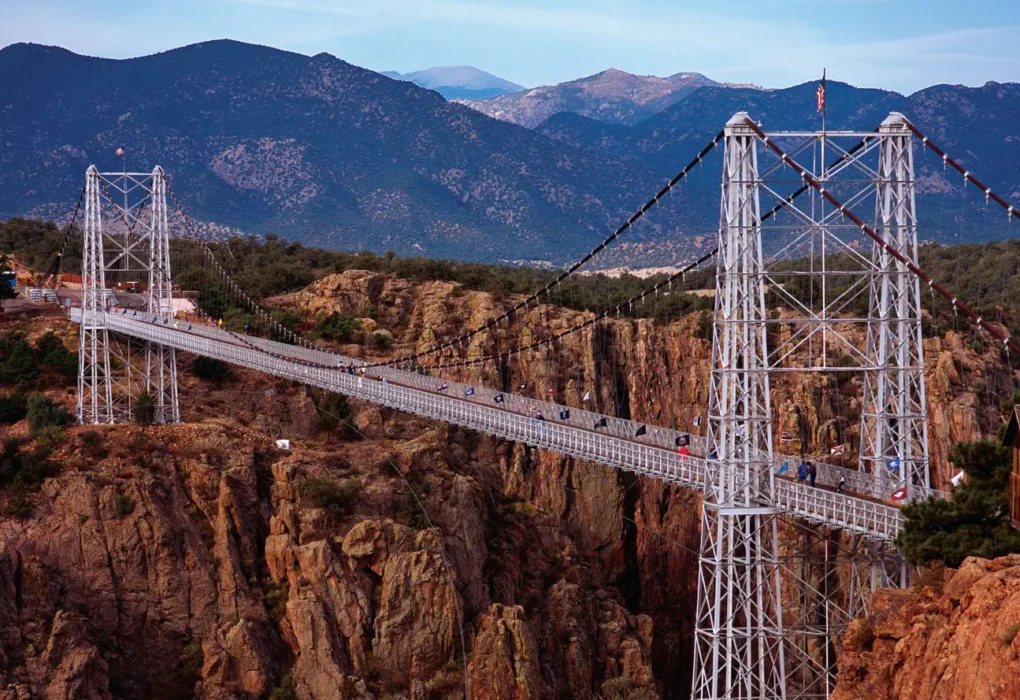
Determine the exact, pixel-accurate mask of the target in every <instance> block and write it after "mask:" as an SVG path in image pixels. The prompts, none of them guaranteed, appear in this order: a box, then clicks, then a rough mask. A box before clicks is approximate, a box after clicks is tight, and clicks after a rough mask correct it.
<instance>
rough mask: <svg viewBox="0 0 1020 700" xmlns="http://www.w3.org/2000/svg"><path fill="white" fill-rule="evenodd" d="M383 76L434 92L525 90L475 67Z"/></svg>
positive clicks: (435, 68)
mask: <svg viewBox="0 0 1020 700" xmlns="http://www.w3.org/2000/svg"><path fill="white" fill-rule="evenodd" d="M383 75H387V76H389V77H391V78H399V79H401V80H409V81H411V82H412V83H414V84H415V85H418V86H420V87H423V88H429V89H430V90H434V89H436V88H440V87H458V88H468V89H471V90H501V91H503V92H517V91H518V90H523V89H524V88H523V87H522V86H520V85H518V84H517V83H511V82H510V81H509V80H504V79H503V78H500V77H499V76H496V75H493V74H492V73H487V72H485V71H483V70H480V69H478V68H475V67H474V66H434V67H432V68H426V69H424V70H418V71H414V72H412V73H397V72H395V71H385V72H384V73H383Z"/></svg>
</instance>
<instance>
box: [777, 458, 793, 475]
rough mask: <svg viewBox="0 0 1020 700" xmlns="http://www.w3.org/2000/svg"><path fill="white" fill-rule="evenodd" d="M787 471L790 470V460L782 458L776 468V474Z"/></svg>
mask: <svg viewBox="0 0 1020 700" xmlns="http://www.w3.org/2000/svg"><path fill="white" fill-rule="evenodd" d="M788 471H790V460H788V459H784V460H783V463H782V464H781V465H780V466H779V469H778V470H776V474H777V475H780V474H785V473H786V472H788Z"/></svg>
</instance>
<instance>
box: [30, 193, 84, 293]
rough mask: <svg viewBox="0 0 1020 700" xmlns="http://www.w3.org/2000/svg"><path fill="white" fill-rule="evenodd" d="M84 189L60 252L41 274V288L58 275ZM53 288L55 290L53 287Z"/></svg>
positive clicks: (79, 208) (82, 198)
mask: <svg viewBox="0 0 1020 700" xmlns="http://www.w3.org/2000/svg"><path fill="white" fill-rule="evenodd" d="M85 189H86V188H85V186H83V187H82V188H81V194H80V195H78V203H77V204H76V205H75V207H74V214H73V215H72V216H71V223H70V224H68V225H67V232H66V233H65V234H64V242H63V243H61V244H60V250H58V251H57V257H55V258H54V259H53V262H52V263H50V266H49V267H48V268H46V272H45V273H43V277H42V279H40V280H39V282H40V285H41V286H45V283H46V281H47V280H48V279H53V280H54V281H56V278H57V275H59V274H60V262H61V259H62V258H63V257H64V253H65V252H66V251H67V244H68V243H70V242H71V234H72V233H73V232H74V222H75V221H77V220H78V212H79V211H80V210H81V203H82V202H83V201H85ZM54 288H56V287H55V285H54Z"/></svg>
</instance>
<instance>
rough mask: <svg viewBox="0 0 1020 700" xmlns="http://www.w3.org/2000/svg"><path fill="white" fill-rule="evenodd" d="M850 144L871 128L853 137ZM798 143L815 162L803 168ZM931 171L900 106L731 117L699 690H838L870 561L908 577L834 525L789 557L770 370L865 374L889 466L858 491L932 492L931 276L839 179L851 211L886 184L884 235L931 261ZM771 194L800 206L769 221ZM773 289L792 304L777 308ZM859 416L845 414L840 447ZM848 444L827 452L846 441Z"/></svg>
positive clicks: (877, 462) (864, 418)
mask: <svg viewBox="0 0 1020 700" xmlns="http://www.w3.org/2000/svg"><path fill="white" fill-rule="evenodd" d="M848 139H861V141H860V143H859V144H857V145H856V146H854V147H853V148H850V147H849V146H847V145H844V144H845V142H846V141H847V140H848ZM777 141H778V142H781V143H782V144H783V146H781V147H780V148H779V149H778V150H779V151H780V153H779V154H777V153H775V151H776V150H777V149H776V146H775V144H776V143H777ZM759 144H764V145H767V146H768V147H767V148H765V147H764V146H763V148H762V149H758V148H757V146H758V145H759ZM784 152H785V155H782V157H781V158H780V157H779V155H781V154H782V153H784ZM789 154H792V155H793V156H794V157H798V161H797V163H802V161H805V160H809V161H810V164H809V165H802V164H797V165H794V164H793V160H792V159H791V158H790V157H789ZM766 155H767V156H769V158H765V157H764V156H766ZM833 157H835V160H833V161H832V163H831V164H830V165H827V164H826V163H828V162H829V161H830V160H832V159H833ZM798 171H799V172H798ZM913 172H914V170H913V154H912V137H911V132H910V130H909V129H908V127H907V124H906V120H905V119H904V118H903V116H902V115H899V114H896V113H894V114H891V115H889V117H888V118H887V119H886V120H885V121H884V122H883V124H882V125H881V127H880V129H879V130H878V131H877V132H828V133H826V132H784V133H778V134H765V133H764V132H762V131H761V129H760V128H759V127H757V126H756V125H754V124H753V123H751V122H749V121H748V119H747V115H746V114H743V113H738V114H736V115H734V117H733V118H732V119H731V120H730V121H729V122H728V123H727V126H726V130H725V152H724V167H723V180H722V202H721V216H720V228H719V238H718V244H719V253H718V257H717V260H718V273H717V279H716V300H715V323H714V337H713V348H712V380H711V390H710V392H711V393H710V395H709V415H708V421H709V422H708V441H707V450H708V452H709V455H710V457H709V460H708V462H707V465H708V466H707V469H706V481H705V485H704V498H703V514H702V551H701V559H700V565H699V577H698V607H697V617H696V622H695V659H694V686H693V697H694V698H695V699H696V700H707V699H709V698H711V699H712V700H716V699H719V698H726V699H733V700H752V699H753V700H759V699H761V700H772V699H775V698H783V699H786V698H793V697H797V698H808V697H812V698H814V697H817V698H824V697H828V694H829V693H830V692H831V689H832V682H833V673H834V671H835V659H836V657H837V655H838V651H837V650H836V648H835V647H834V646H833V644H834V643H835V642H834V640H835V639H836V638H837V637H838V635H839V633H840V631H841V630H842V629H843V628H844V627H845V625H846V624H847V623H848V621H849V620H850V619H852V618H853V617H854V616H855V615H856V614H857V612H858V611H859V609H860V605H861V603H862V601H863V596H864V593H865V591H866V589H867V588H868V587H869V586H868V585H867V579H868V574H869V573H870V579H871V586H870V587H871V588H874V587H875V586H876V585H889V584H892V585H896V584H897V583H899V585H904V584H905V583H906V569H905V568H904V567H903V564H902V560H901V559H900V558H898V557H896V556H893V555H892V554H891V553H890V552H887V551H885V550H883V549H881V548H879V547H877V546H876V545H872V544H870V543H864V544H865V545H866V546H865V547H864V548H861V547H860V546H859V545H860V544H861V543H858V542H855V541H854V540H853V538H851V539H850V540H849V541H848V542H847V541H844V544H849V547H848V553H849V559H847V558H846V555H839V554H838V552H837V553H836V558H838V559H840V560H842V561H844V563H846V564H849V567H844V568H843V569H842V570H841V569H840V567H838V566H837V565H836V564H835V563H834V562H835V561H836V558H833V557H830V551H831V548H830V544H829V543H828V538H829V535H827V534H826V533H824V532H817V533H814V534H813V535H808V540H809V541H811V540H812V537H813V538H814V541H816V542H817V541H825V542H826V544H824V547H822V548H821V549H822V550H824V552H825V557H824V560H822V561H814V563H811V561H810V555H808V554H807V550H805V557H806V558H805V559H804V561H803V562H801V563H799V564H797V563H795V562H794V560H793V559H789V555H790V550H791V548H793V547H795V545H794V543H795V542H796V541H797V539H798V538H799V537H800V536H801V535H798V534H796V533H798V532H800V531H802V529H803V528H802V526H799V525H794V524H787V523H783V524H782V525H780V523H779V522H778V520H779V515H778V514H777V513H776V511H774V510H772V509H771V508H768V507H766V506H768V505H769V504H772V503H774V502H775V500H774V498H773V493H774V491H773V489H774V488H775V484H776V481H775V479H776V478H777V476H776V470H777V467H779V466H780V465H779V464H778V463H777V461H776V460H775V459H774V452H773V450H774V447H775V443H774V442H773V414H772V411H773V408H772V406H771V404H770V384H769V376H770V374H776V375H778V376H782V375H783V374H784V373H789V372H793V373H802V372H812V373H822V376H825V377H826V379H824V380H823V386H833V385H834V382H835V383H836V384H838V382H839V381H846V380H845V377H847V376H848V374H849V373H851V372H860V373H862V374H863V377H864V403H863V409H862V412H861V449H860V458H861V462H860V471H861V472H864V473H866V474H870V475H871V478H870V479H866V480H865V481H864V482H862V484H859V485H858V488H861V487H862V486H863V488H864V490H865V492H867V493H870V494H872V495H873V496H875V497H877V498H880V499H883V500H886V499H889V498H890V497H892V496H893V494H894V492H895V491H896V490H898V489H899V490H900V491H901V492H900V494H898V496H902V497H903V498H914V497H923V496H924V495H926V494H927V493H928V487H929V485H930V484H929V477H928V458H927V455H928V442H927V437H928V434H927V419H926V413H925V406H926V403H925V386H924V361H923V360H924V358H923V352H922V347H921V299H920V283H919V281H918V279H917V277H916V276H914V275H913V274H912V273H911V271H910V270H909V269H908V267H907V264H906V263H904V262H903V261H901V260H898V259H897V258H896V257H895V256H894V255H891V254H890V253H889V252H888V251H886V250H885V249H884V248H883V247H882V246H879V245H877V244H875V245H874V246H872V247H871V249H868V248H867V247H865V246H864V245H862V243H863V241H862V238H861V233H860V230H859V227H858V226H856V225H854V224H853V223H852V222H851V221H849V220H848V219H846V218H845V217H844V216H843V214H842V212H841V211H840V209H838V208H836V207H834V206H832V205H831V203H829V202H827V201H826V199H825V197H824V196H822V194H823V193H824V192H825V191H826V190H829V191H831V192H835V193H837V195H836V196H837V197H838V198H839V199H840V200H841V201H842V202H845V203H847V204H849V205H850V206H859V205H860V204H862V203H865V202H867V201H869V200H870V199H871V198H872V197H874V198H875V201H876V203H877V204H876V227H875V228H876V230H878V231H879V232H880V235H881V236H882V237H883V240H885V241H887V242H888V243H890V244H891V245H892V246H893V247H894V249H895V250H896V251H897V252H898V253H899V254H901V255H902V256H903V257H904V258H905V259H906V260H907V261H909V262H911V263H913V264H915V265H916V262H917V230H916V219H915V203H914V176H913ZM791 174H792V175H793V177H791ZM806 177H810V178H812V179H813V180H815V181H817V182H818V183H821V184H820V188H821V193H817V194H814V195H813V196H812V197H811V198H809V199H808V200H807V201H798V202H797V203H796V204H794V203H792V199H791V193H792V192H793V191H794V190H795V189H796V188H797V186H798V185H803V183H804V182H805V179H804V178H806ZM760 199H767V200H769V204H770V205H771V204H783V206H784V215H783V217H772V218H771V219H769V220H768V221H767V222H766V223H764V225H763V221H762V218H761V213H760V212H761V203H760V201H759V200H760ZM781 219H782V220H781ZM766 295H769V296H771V297H772V301H773V302H776V303H777V306H776V307H775V308H770V309H769V310H767V309H766ZM865 309H867V313H865ZM840 377H843V378H844V379H842V380H841V379H840ZM789 427H790V426H787V428H789ZM846 428H847V426H842V427H840V426H838V425H837V426H836V429H837V431H838V432H837V435H836V438H835V441H836V442H837V444H840V445H842V447H841V448H840V454H842V450H844V449H845V447H846V443H847V441H848V439H849V438H848V437H847V436H846V435H845V434H844V432H843V431H844V430H845V429H846ZM784 439H787V438H786V437H784ZM809 439H810V438H809ZM820 439H821V438H820ZM831 444H832V443H828V444H825V443H823V444H821V445H818V444H814V445H813V449H815V450H817V449H818V448H819V447H820V448H822V449H823V450H825V451H826V452H828V447H829V445H831ZM801 449H802V451H803V450H804V447H803V445H802V448H801ZM784 468H785V467H784ZM904 486H905V487H906V488H907V489H908V493H903V492H902V489H903V487H904ZM911 489H913V490H911ZM801 534H803V533H801ZM780 535H782V542H780V540H779V538H780ZM833 542H834V544H836V545H837V546H838V545H839V541H838V538H837V539H836V540H835V541H833ZM780 546H781V547H782V550H783V552H784V557H783V558H781V557H780V556H779V550H780ZM858 562H859V563H858ZM784 589H785V591H784ZM784 592H785V597H784Z"/></svg>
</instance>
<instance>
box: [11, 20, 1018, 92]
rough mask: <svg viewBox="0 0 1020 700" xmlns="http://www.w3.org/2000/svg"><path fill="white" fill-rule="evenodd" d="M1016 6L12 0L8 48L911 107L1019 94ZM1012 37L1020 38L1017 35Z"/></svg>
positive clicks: (117, 56)
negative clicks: (882, 91)
mask: <svg viewBox="0 0 1020 700" xmlns="http://www.w3.org/2000/svg"><path fill="white" fill-rule="evenodd" d="M1016 2H1017V0H957V1H955V2H949V1H948V0H726V1H725V2H723V1H720V0H713V1H711V2H706V1H701V0H699V1H697V2H691V1H690V0H545V1H544V2H543V1H542V0H503V1H501V2H497V1H496V0H176V1H170V2H168V1H166V0H160V1H158V2H157V1H153V0H134V1H126V0H92V1H91V2H81V1H80V0H0V46H3V45H7V44H10V43H13V42H17V41H34V42H38V43H45V44H56V45H60V46H64V47H67V48H69V49H72V50H74V51H77V52H79V53H85V54H90V55H96V56H107V57H113V58H124V57H129V56H138V55H142V54H147V53H153V52H156V51H162V50H165V49H169V48H173V47H175V46H180V45H183V44H189V43H193V42H197V41H204V40H207V39H218V38H231V39H238V40H241V41H249V42H254V43H259V44H267V45H270V46H275V47H278V48H283V49H289V50H292V51H298V52H301V53H306V54H315V53H318V52H320V51H327V52H329V53H331V54H334V55H335V56H337V57H339V58H343V59H345V60H347V61H350V62H352V63H355V64H357V65H360V66H364V67H366V68H371V69H374V70H398V71H403V72H406V71H410V70H415V69H419V68H426V67H429V66H434V65H453V64H469V65H474V66H477V67H479V68H482V69H484V70H487V71H490V72H492V73H495V74H497V75H499V76H501V77H504V78H506V79H508V80H512V81H514V82H517V83H520V84H522V85H526V86H529V87H530V86H534V85H542V84H550V83H556V82H560V81H563V80H570V79H572V78H577V77H581V76H584V75H590V74H592V73H596V72H598V71H600V70H603V69H604V68H609V67H613V68H619V69H621V70H626V71H630V72H633V73H641V74H656V75H668V74H671V73H676V72H679V71H698V72H701V73H704V74H706V75H708V76H709V77H711V78H714V79H716V80H725V81H732V82H753V83H756V84H759V85H764V86H765V87H784V86H787V85H792V84H796V83H800V82H804V81H806V80H813V79H815V78H816V77H817V76H818V74H819V73H820V72H821V69H822V67H823V66H825V67H827V68H828V70H829V76H830V77H831V78H834V79H838V80H843V81H846V82H850V83H854V84H857V85H862V86H873V87H882V88H888V89H892V90H898V91H900V92H911V91H914V90H917V89H920V88H922V87H925V86H927V85H931V84H935V83H964V84H967V85H980V84H983V83H984V82H986V81H988V80H997V81H1000V82H1006V81H1020V42H1018V41H1017V40H1016V37H1017V36H1018V28H1020V20H1016V19H1014V17H1015V3H1016ZM1010 22H1013V24H1010Z"/></svg>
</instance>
